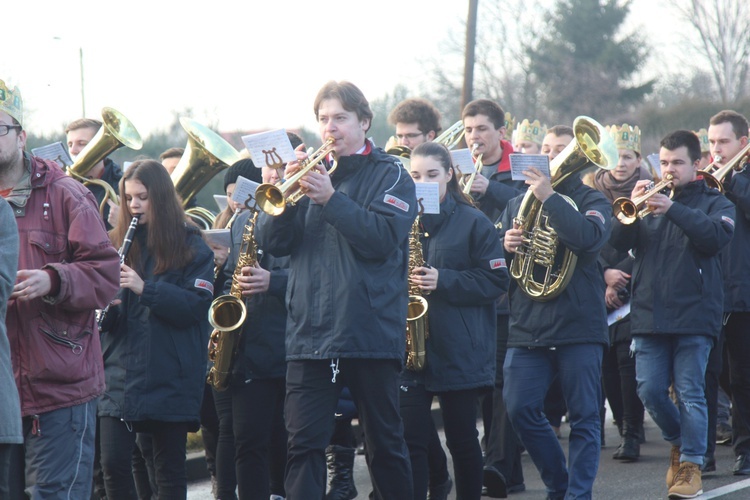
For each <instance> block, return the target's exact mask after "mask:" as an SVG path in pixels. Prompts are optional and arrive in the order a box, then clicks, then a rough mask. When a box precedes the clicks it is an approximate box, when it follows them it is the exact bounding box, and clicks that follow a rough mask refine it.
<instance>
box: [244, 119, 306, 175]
mask: <svg viewBox="0 0 750 500" xmlns="http://www.w3.org/2000/svg"><path fill="white" fill-rule="evenodd" d="M242 142H244V143H245V147H246V148H247V150H248V151H250V156H251V157H252V159H253V163H255V166H256V167H258V168H261V167H271V168H281V167H282V166H283V165H284V163H288V162H290V161H294V160H296V159H297V155H296V154H295V153H294V148H293V147H292V143H291V141H289V136H288V135H286V130H284V129H283V128H282V129H279V130H269V131H268V132H261V133H259V134H252V135H243V136H242Z"/></svg>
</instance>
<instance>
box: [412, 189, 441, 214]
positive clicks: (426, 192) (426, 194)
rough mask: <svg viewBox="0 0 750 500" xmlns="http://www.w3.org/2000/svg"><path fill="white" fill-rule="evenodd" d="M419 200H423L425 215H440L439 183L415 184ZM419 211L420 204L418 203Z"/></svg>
mask: <svg viewBox="0 0 750 500" xmlns="http://www.w3.org/2000/svg"><path fill="white" fill-rule="evenodd" d="M414 186H415V187H416V190H417V200H420V199H421V200H422V206H423V207H424V212H423V213H425V214H439V213H440V186H439V185H438V183H437V182H415V183H414ZM417 210H419V202H417Z"/></svg>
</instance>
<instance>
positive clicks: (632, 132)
mask: <svg viewBox="0 0 750 500" xmlns="http://www.w3.org/2000/svg"><path fill="white" fill-rule="evenodd" d="M607 130H609V135H611V136H612V139H614V140H615V147H616V148H617V149H632V150H633V151H635V152H636V153H638V154H641V129H639V128H638V125H636V126H635V127H631V126H630V125H628V124H627V123H623V124H622V125H621V126H619V127H618V126H617V125H610V126H609V127H608V128H607Z"/></svg>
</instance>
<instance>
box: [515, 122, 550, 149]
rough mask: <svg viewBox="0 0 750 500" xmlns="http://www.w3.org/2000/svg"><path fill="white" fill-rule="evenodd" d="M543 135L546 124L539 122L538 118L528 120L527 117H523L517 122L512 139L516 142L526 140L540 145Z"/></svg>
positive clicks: (545, 132) (545, 131) (545, 133)
mask: <svg viewBox="0 0 750 500" xmlns="http://www.w3.org/2000/svg"><path fill="white" fill-rule="evenodd" d="M545 135H547V126H546V125H542V124H541V123H539V120H534V121H533V122H529V119H528V118H524V119H523V121H522V122H521V123H519V124H518V128H516V136H515V138H514V140H515V141H516V143H518V142H521V141H524V142H526V141H528V142H533V143H534V144H539V145H540V146H541V145H542V143H543V142H544V136H545Z"/></svg>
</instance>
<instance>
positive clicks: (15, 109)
mask: <svg viewBox="0 0 750 500" xmlns="http://www.w3.org/2000/svg"><path fill="white" fill-rule="evenodd" d="M0 111H4V112H6V113H8V114H9V115H10V116H12V117H13V118H15V119H16V121H17V122H18V123H20V124H21V125H23V99H21V91H20V90H18V87H15V88H14V89H13V90H10V89H9V88H8V87H6V86H5V82H4V81H2V80H0Z"/></svg>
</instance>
